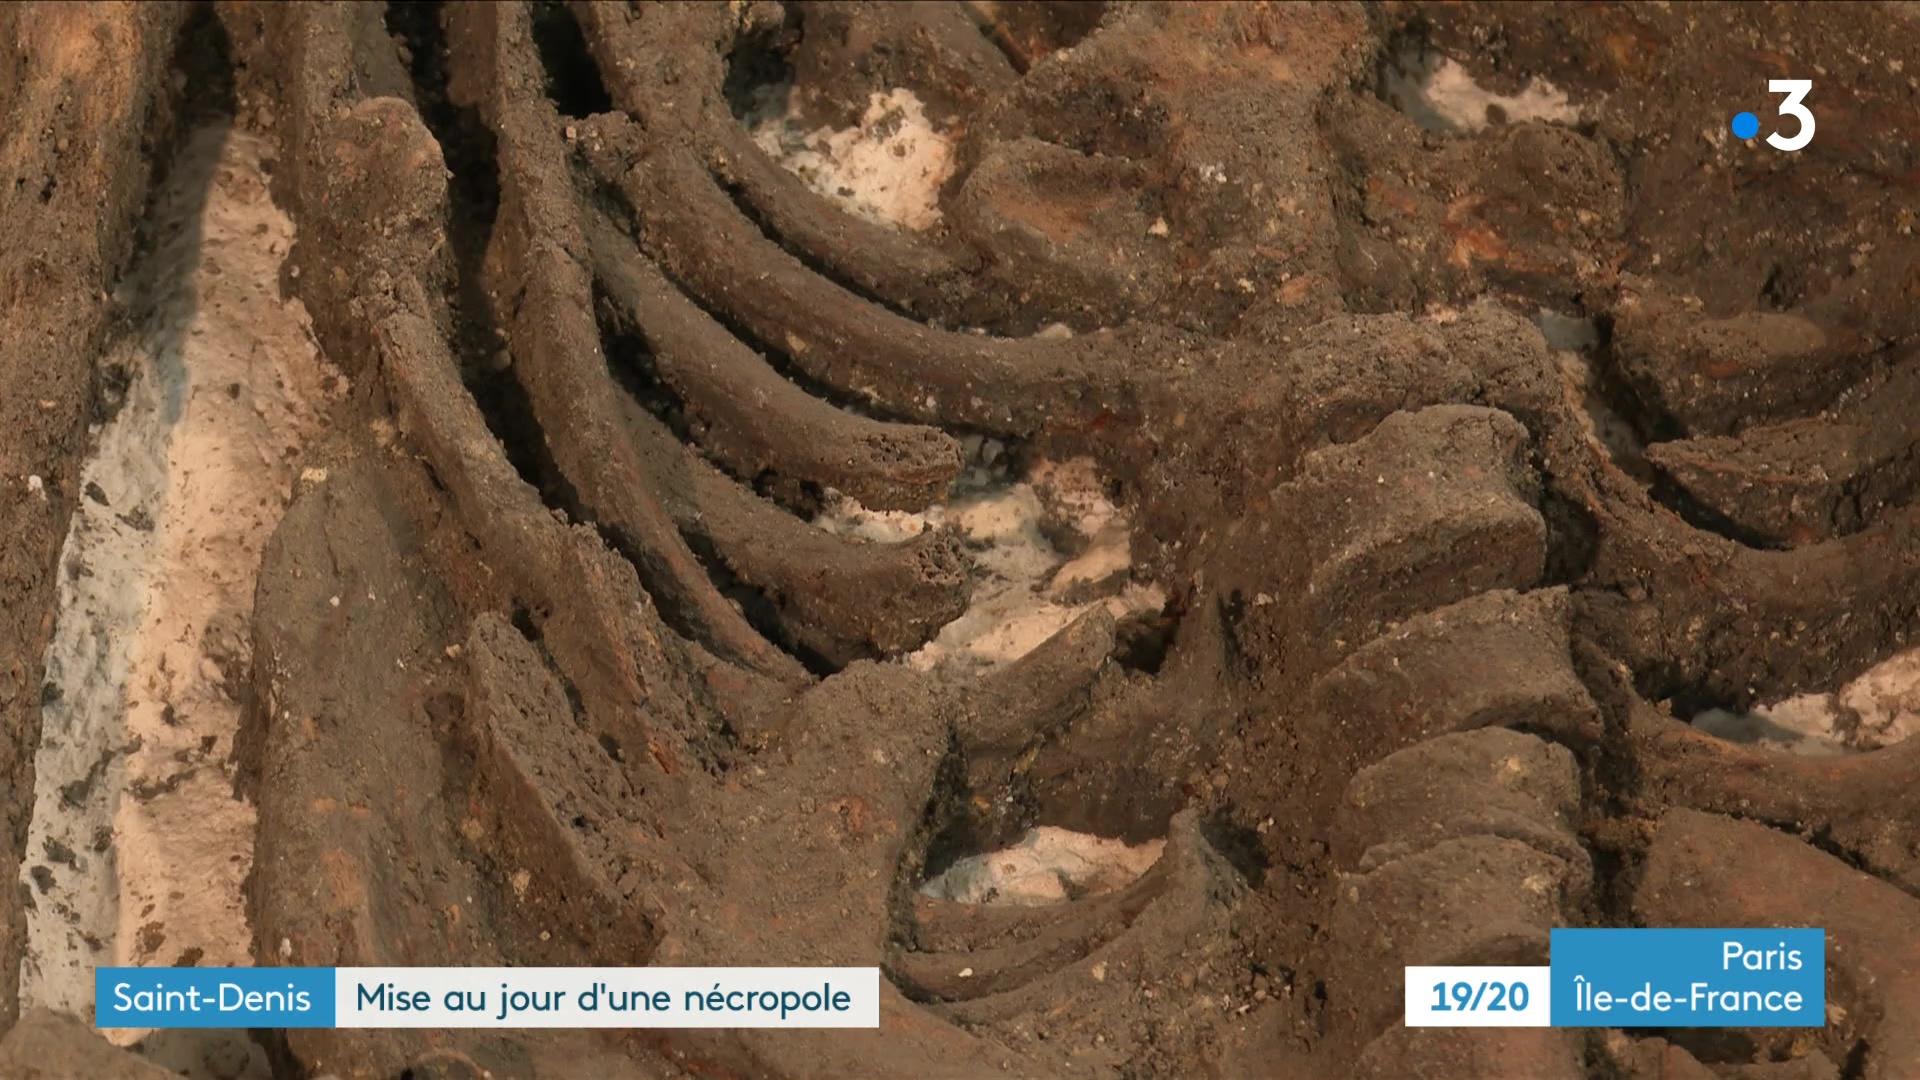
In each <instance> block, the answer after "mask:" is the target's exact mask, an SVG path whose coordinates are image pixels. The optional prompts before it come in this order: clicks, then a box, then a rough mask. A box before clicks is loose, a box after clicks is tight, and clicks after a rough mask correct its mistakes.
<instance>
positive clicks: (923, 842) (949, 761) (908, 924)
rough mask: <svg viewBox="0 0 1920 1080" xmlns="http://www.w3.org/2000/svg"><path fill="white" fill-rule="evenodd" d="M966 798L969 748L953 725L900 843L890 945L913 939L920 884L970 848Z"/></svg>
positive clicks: (903, 985)
mask: <svg viewBox="0 0 1920 1080" xmlns="http://www.w3.org/2000/svg"><path fill="white" fill-rule="evenodd" d="M966 803H967V763H966V753H965V752H964V751H963V750H961V748H960V736H959V733H958V732H957V731H951V730H950V731H949V732H948V737H947V747H946V752H945V753H943V754H942V755H941V757H940V765H939V767H938V768H937V769H936V770H935V771H934V775H933V784H932V787H931V790H930V791H929V792H928V793H927V805H926V808H925V809H924V810H922V811H921V813H920V820H919V822H918V824H917V825H916V826H915V828H914V833H913V835H912V836H910V837H908V838H907V842H906V844H905V845H903V846H902V847H901V849H900V850H901V852H902V854H901V858H900V862H899V865H897V866H896V867H895V868H894V878H893V886H892V888H891V889H889V890H888V895H887V907H888V922H889V924H890V925H889V926H888V933H887V940H888V943H889V944H891V945H895V946H904V945H910V944H911V943H912V941H913V934H914V925H915V921H916V920H915V918H914V914H913V903H914V897H915V896H917V895H919V892H920V885H921V883H922V882H924V881H927V880H930V879H932V878H934V877H937V876H939V874H940V873H941V872H943V871H944V870H946V868H947V867H949V866H952V865H953V864H954V863H955V862H957V861H958V860H959V859H960V858H961V857H962V856H964V855H965V854H966V853H967V851H968V850H970V849H969V848H968V847H967V842H968V840H969V839H970V837H968V836H967V835H966V834H965V832H964V831H962V830H963V828H964V825H965V822H966V819H967V816H968V815H967V812H966ZM883 970H886V969H884V968H883ZM886 974H887V978H888V980H889V981H891V982H892V983H893V984H894V986H895V987H896V988H898V989H899V990H900V991H901V993H902V994H906V995H907V996H908V999H909V1000H917V999H916V998H915V997H914V995H913V992H912V990H911V988H910V986H909V985H908V984H907V982H906V981H905V980H902V979H900V978H898V977H896V976H895V974H894V973H893V972H892V971H891V970H887V971H886ZM922 1003H924V1001H923V1002H922Z"/></svg>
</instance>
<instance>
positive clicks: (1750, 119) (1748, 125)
mask: <svg viewBox="0 0 1920 1080" xmlns="http://www.w3.org/2000/svg"><path fill="white" fill-rule="evenodd" d="M1758 134H1760V118H1759V117H1757V116H1755V115H1753V114H1752V113H1750V112H1743V113H1734V114H1733V137H1734V138H1736V139H1751V138H1753V137H1754V136H1755V135H1758Z"/></svg>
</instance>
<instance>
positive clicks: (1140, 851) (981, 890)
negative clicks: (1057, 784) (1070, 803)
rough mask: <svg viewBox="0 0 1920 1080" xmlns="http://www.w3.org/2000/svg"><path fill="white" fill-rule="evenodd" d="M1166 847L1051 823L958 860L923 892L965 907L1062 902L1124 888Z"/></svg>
mask: <svg viewBox="0 0 1920 1080" xmlns="http://www.w3.org/2000/svg"><path fill="white" fill-rule="evenodd" d="M1165 848H1166V841H1164V840H1149V841H1147V842H1146V843H1143V844H1135V845H1129V844H1127V843H1126V842H1124V841H1121V840H1109V839H1106V838H1104V837H1099V836H1093V835H1090V834H1088V833H1078V832H1070V831H1068V830H1066V829H1059V828H1054V827H1053V826H1051V825H1046V826H1041V827H1040V828H1037V829H1029V830H1028V831H1027V834H1026V835H1025V836H1022V837H1021V838H1020V840H1019V842H1018V843H1015V844H1013V845H1012V846H1011V847H1006V848H1002V849H1001V850H999V851H990V852H987V853H985V854H983V855H969V856H967V857H966V858H963V859H960V860H958V861H956V862H955V863H954V864H953V865H952V866H949V867H947V869H946V870H945V871H943V872H942V873H941V874H940V875H939V876H937V877H934V878H932V879H930V880H928V881H927V882H926V883H925V884H923V885H921V886H920V892H921V893H922V894H923V895H926V896H931V897H933V898H935V899H939V900H953V901H956V902H959V903H963V904H1018V905H1036V904H1057V903H1060V902H1062V901H1066V900H1074V899H1078V898H1080V897H1082V896H1092V895H1095V894H1098V893H1103V892H1112V891H1113V890H1115V889H1119V888H1123V887H1125V886H1126V885H1128V884H1130V883H1131V882H1132V881H1133V880H1134V879H1135V878H1138V877H1139V876H1140V875H1141V874H1144V873H1146V872H1147V870H1148V869H1149V868H1150V867H1152V866H1153V864H1154V863H1155V862H1157V861H1158V860H1159V858H1160V853H1161V851H1162V850H1164V849H1165Z"/></svg>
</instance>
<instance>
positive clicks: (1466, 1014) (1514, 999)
mask: <svg viewBox="0 0 1920 1080" xmlns="http://www.w3.org/2000/svg"><path fill="white" fill-rule="evenodd" d="M1549 970H1551V969H1549V968H1546V967H1500V966H1488V967H1466V966H1456V967H1409V968H1407V1021H1406V1022H1407V1026H1408V1027H1546V1026H1548V1024H1549V1022H1550V1021H1551V1020H1552V1017H1553V1003H1552V999H1551V998H1550V997H1549V996H1548V985H1549V984H1548V981H1547V972H1548V971H1549Z"/></svg>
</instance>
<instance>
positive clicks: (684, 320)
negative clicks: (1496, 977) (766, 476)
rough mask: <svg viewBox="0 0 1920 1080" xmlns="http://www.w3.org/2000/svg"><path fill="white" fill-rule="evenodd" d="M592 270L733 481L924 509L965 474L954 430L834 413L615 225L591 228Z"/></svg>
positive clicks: (600, 220) (600, 221) (602, 222)
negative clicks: (794, 483) (795, 485)
mask: <svg viewBox="0 0 1920 1080" xmlns="http://www.w3.org/2000/svg"><path fill="white" fill-rule="evenodd" d="M588 241H589V244H590V246H591V247H592V249H593V264H594V272H595V274H596V276H597V277H598V278H599V280H600V283H601V285H602V287H603V288H605V290H606V291H607V294H608V296H609V297H610V298H611V299H612V300H613V302H614V304H615V306H617V307H618V308H619V310H620V313H621V314H622V315H624V316H625V317H626V318H627V319H629V320H631V321H632V322H633V323H634V324H635V326H636V327H637V329H638V330H639V331H640V333H641V336H643V337H644V338H645V339H646V341H647V345H648V347H649V349H650V350H651V351H652V353H653V359H654V364H655V366H656V367H657V369H658V370H659V373H660V377H661V378H662V379H663V380H665V381H666V383H667V384H668V385H669V386H671V387H672V388H673V390H674V392H675V393H676V394H678V395H679V396H680V399H681V401H682V403H683V404H684V405H685V407H686V411H687V413H688V415H689V418H690V419H691V420H692V421H693V422H694V424H695V426H696V429H697V433H698V437H699V440H700V443H701V445H702V446H704V447H705V448H706V449H707V451H708V452H709V453H711V454H712V455H713V456H714V457H716V458H717V459H719V460H720V461H721V462H722V463H723V464H725V465H726V466H727V468H728V469H729V470H731V471H732V472H733V473H734V474H735V475H737V476H741V477H746V478H757V477H759V476H761V475H762V474H763V473H766V472H769V471H771V472H774V473H777V474H780V475H783V476H789V477H791V478H793V479H796V480H802V481H806V482H808V483H814V484H819V485H822V486H824V487H831V488H834V489H836V490H838V491H841V492H844V493H846V494H848V495H851V496H853V497H854V498H855V499H858V500H859V501H860V502H861V503H863V504H865V505H867V506H870V507H874V508H876V509H882V510H920V509H924V508H925V507H926V506H927V504H929V503H931V502H933V501H935V500H936V499H938V498H939V497H941V496H942V495H943V494H945V493H946V490H947V486H948V485H949V484H950V483H952V481H953V478H954V477H955V476H956V475H958V474H959V472H960V467H961V464H962V462H961V454H960V446H959V444H958V443H957V442H955V441H954V440H953V439H952V438H951V437H950V436H948V435H946V434H945V433H944V432H941V431H938V430H935V429H933V428H928V427H921V426H918V425H909V424H892V423H887V422H885V421H880V420H872V419H868V418H866V417H863V416H858V415H856V414H853V413H849V412H847V411H845V410H844V409H839V408H835V407H834V406H833V405H831V404H829V403H828V402H825V401H822V400H820V399H819V398H816V397H814V396H813V395H811V394H808V393H807V392H806V391H804V390H802V389H800V388H799V387H798V386H795V385H794V384H793V383H792V382H791V381H789V380H788V379H786V378H784V377H783V376H781V375H780V373H779V372H777V371H775V370H773V369H772V368H771V367H769V366H768V365H767V363H766V362H765V361H764V360H762V359H761V358H760V357H758V356H756V355H755V354H754V352H753V350H752V349H749V348H748V347H747V346H745V345H743V344H741V342H740V341H739V340H738V339H736V338H734V337H733V335H731V334H729V333H727V332H726V330H725V329H724V328H722V327H721V326H719V325H718V324H716V323H715V322H714V321H713V320H712V319H710V318H708V317H707V316H706V314H705V313H704V312H702V311H700V309H699V308H697V307H695V306H694V305H693V304H692V303H691V302H689V301H688V300H687V299H686V297H685V296H683V295H681V293H680V291H679V290H678V289H676V288H674V286H673V284H672V283H671V282H669V281H668V280H667V279H666V277H665V276H664V275H663V274H661V273H660V271H659V270H658V269H656V268H655V267H654V266H653V265H652V263H650V262H649V261H647V260H646V259H645V258H644V257H642V256H640V255H639V254H638V253H636V252H635V251H634V250H633V246H632V242H631V241H629V240H627V239H626V237H624V236H622V235H621V234H620V233H619V231H618V230H616V229H615V228H614V227H613V225H612V223H611V222H609V221H607V220H606V219H605V218H604V217H598V216H596V218H595V219H594V220H592V221H590V222H589V223H588Z"/></svg>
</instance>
